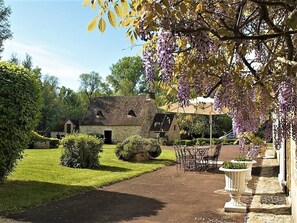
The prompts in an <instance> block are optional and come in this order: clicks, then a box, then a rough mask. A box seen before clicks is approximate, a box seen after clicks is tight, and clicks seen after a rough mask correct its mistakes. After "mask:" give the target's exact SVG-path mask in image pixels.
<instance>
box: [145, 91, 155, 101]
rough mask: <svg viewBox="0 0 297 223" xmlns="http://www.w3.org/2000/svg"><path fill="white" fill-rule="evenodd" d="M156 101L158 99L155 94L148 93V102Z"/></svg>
mask: <svg viewBox="0 0 297 223" xmlns="http://www.w3.org/2000/svg"><path fill="white" fill-rule="evenodd" d="M155 99H156V95H155V92H148V93H147V94H146V100H147V101H150V100H155Z"/></svg>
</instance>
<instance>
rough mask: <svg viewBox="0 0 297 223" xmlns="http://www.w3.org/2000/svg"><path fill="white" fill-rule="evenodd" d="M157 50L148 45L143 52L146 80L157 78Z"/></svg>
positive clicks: (151, 80)
mask: <svg viewBox="0 0 297 223" xmlns="http://www.w3.org/2000/svg"><path fill="white" fill-rule="evenodd" d="M154 55H155V52H154V49H153V48H151V47H146V48H145V50H144V53H143V66H144V69H145V73H146V80H147V82H148V83H151V82H153V81H154V80H155V75H156V67H155V64H156V59H155V57H154Z"/></svg>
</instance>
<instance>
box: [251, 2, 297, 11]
mask: <svg viewBox="0 0 297 223" xmlns="http://www.w3.org/2000/svg"><path fill="white" fill-rule="evenodd" d="M250 1H251V2H254V3H256V4H258V5H266V6H282V7H284V8H285V9H288V10H289V11H293V10H294V9H295V8H294V6H292V5H290V4H288V3H287V2H281V1H279V2H276V1H271V0H268V1H264V0H250Z"/></svg>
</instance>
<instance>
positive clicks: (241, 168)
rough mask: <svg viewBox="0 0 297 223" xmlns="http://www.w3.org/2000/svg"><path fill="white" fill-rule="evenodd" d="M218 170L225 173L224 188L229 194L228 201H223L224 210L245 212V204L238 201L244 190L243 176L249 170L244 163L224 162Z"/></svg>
mask: <svg viewBox="0 0 297 223" xmlns="http://www.w3.org/2000/svg"><path fill="white" fill-rule="evenodd" d="M219 170H220V171H224V173H225V190H226V192H228V193H229V194H230V197H231V199H230V201H228V202H226V203H225V206H224V209H225V211H226V212H246V204H244V203H242V202H241V201H240V197H241V194H242V193H243V192H244V190H245V176H246V172H247V171H249V169H248V168H247V166H246V164H243V163H234V162H224V163H223V165H222V167H220V168H219Z"/></svg>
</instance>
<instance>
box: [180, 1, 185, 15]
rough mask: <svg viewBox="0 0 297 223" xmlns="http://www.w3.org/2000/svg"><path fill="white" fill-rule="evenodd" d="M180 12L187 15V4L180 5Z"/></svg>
mask: <svg viewBox="0 0 297 223" xmlns="http://www.w3.org/2000/svg"><path fill="white" fill-rule="evenodd" d="M179 7H180V10H181V11H182V12H183V13H186V12H187V6H186V4H185V3H183V2H182V3H181V4H180V6H179Z"/></svg>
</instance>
